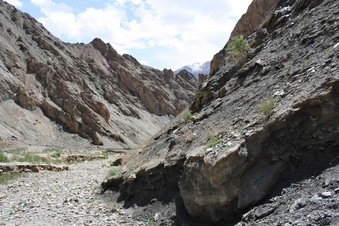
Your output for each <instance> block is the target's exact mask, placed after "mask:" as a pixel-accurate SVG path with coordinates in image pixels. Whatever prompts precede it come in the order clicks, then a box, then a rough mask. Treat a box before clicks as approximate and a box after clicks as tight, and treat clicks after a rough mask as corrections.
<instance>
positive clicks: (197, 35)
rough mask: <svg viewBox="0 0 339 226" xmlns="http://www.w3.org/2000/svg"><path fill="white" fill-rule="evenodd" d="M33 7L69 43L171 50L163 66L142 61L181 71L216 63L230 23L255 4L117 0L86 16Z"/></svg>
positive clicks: (64, 8)
mask: <svg viewBox="0 0 339 226" xmlns="http://www.w3.org/2000/svg"><path fill="white" fill-rule="evenodd" d="M31 2H32V3H33V4H35V5H36V6H38V7H40V9H41V11H42V12H43V13H44V14H45V16H44V17H42V18H40V19H39V21H40V22H42V23H43V24H44V26H45V27H47V29H49V30H50V31H51V32H52V33H53V34H55V35H56V36H58V37H60V38H61V39H63V40H65V39H66V40H65V41H72V42H89V41H91V40H92V39H93V38H95V37H99V38H101V39H103V40H104V41H105V42H110V43H111V44H112V46H113V47H114V48H115V49H117V51H118V52H120V53H126V52H129V51H132V50H133V49H146V48H147V49H148V48H151V49H152V50H153V51H156V49H157V48H161V49H165V48H167V49H170V52H158V53H154V54H155V55H156V56H157V58H158V61H160V60H162V61H163V63H162V64H161V65H160V63H159V65H152V61H151V60H149V59H151V58H152V57H148V56H143V59H138V57H137V59H138V60H140V61H143V62H146V61H147V62H148V63H150V66H154V67H158V68H163V67H167V68H169V67H172V68H173V69H176V68H178V67H180V66H182V65H183V64H189V63H192V62H195V61H204V60H210V59H211V58H212V56H213V55H214V54H215V53H216V52H218V51H219V50H220V49H221V48H222V47H223V46H224V44H225V43H226V41H227V40H228V37H229V35H230V33H231V31H232V29H233V27H234V25H235V23H236V21H235V20H232V19H230V18H234V17H236V18H240V16H241V14H243V13H245V11H246V9H247V7H248V5H249V4H250V2H251V0H237V1H234V0H216V1H213V2H211V1H209V0H199V1H182V0H171V1H159V0H116V1H115V2H114V3H106V5H105V6H103V7H102V8H100V9H99V8H87V9H84V10H82V12H80V13H74V11H78V10H75V9H73V8H72V7H70V6H68V5H66V4H64V3H55V2H53V1H52V0H31ZM65 2H66V1H65ZM131 7H132V8H131ZM149 52H150V51H148V53H149ZM135 57H136V56H135ZM153 58H154V56H153Z"/></svg>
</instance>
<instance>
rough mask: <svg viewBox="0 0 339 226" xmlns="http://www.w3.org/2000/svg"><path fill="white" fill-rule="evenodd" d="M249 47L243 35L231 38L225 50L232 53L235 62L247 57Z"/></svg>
mask: <svg viewBox="0 0 339 226" xmlns="http://www.w3.org/2000/svg"><path fill="white" fill-rule="evenodd" d="M249 49H250V46H249V44H248V42H247V40H246V39H245V38H244V36H243V35H239V36H236V37H233V38H232V39H231V42H230V43H229V44H228V46H227V50H228V51H229V52H230V53H232V54H233V55H234V56H235V57H236V59H237V60H242V59H243V58H245V56H246V55H247V52H248V50H249Z"/></svg>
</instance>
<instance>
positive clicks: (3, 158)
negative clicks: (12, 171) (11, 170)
mask: <svg viewBox="0 0 339 226" xmlns="http://www.w3.org/2000/svg"><path fill="white" fill-rule="evenodd" d="M0 162H9V159H8V157H7V156H6V155H4V153H2V152H0Z"/></svg>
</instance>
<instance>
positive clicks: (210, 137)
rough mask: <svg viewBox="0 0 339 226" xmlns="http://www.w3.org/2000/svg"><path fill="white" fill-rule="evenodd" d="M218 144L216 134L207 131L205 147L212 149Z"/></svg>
mask: <svg viewBox="0 0 339 226" xmlns="http://www.w3.org/2000/svg"><path fill="white" fill-rule="evenodd" d="M218 143H219V140H218V139H217V136H216V133H214V132H213V131H212V130H210V129H209V130H208V131H207V142H206V146H207V147H209V148H211V147H214V146H215V145H217V144H218Z"/></svg>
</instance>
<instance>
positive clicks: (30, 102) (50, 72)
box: [0, 1, 196, 148]
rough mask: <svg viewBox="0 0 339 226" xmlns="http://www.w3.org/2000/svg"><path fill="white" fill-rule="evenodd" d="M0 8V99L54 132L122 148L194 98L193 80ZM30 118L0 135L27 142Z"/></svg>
mask: <svg viewBox="0 0 339 226" xmlns="http://www.w3.org/2000/svg"><path fill="white" fill-rule="evenodd" d="M0 7H1V14H0V17H1V22H0V30H1V34H0V36H1V43H0V49H1V52H0V58H1V63H0V70H1V71H0V73H1V78H0V79H1V85H0V101H2V102H5V101H10V100H14V101H15V102H16V103H17V104H18V105H19V106H20V107H22V108H24V109H26V110H29V111H37V110H42V112H43V115H44V117H47V118H49V119H50V120H52V121H54V122H55V123H56V124H57V125H61V126H62V131H61V132H71V133H74V134H78V135H80V136H81V137H82V138H85V139H88V140H90V141H92V143H93V144H96V145H102V144H104V143H107V144H110V145H112V146H114V147H116V148H129V147H133V146H136V145H140V144H141V143H142V142H144V141H145V140H147V139H148V138H149V137H150V136H152V135H153V134H155V133H156V132H157V131H158V130H159V129H161V128H162V127H163V126H164V125H165V124H166V123H167V122H169V120H170V119H171V118H173V117H174V116H176V115H177V114H178V113H180V112H181V111H182V110H183V109H184V108H185V107H186V106H187V105H188V104H189V103H190V102H191V101H192V99H193V96H194V93H195V91H196V85H195V83H194V82H192V80H190V79H187V77H185V76H174V74H173V72H172V74H173V76H168V72H167V71H165V70H164V71H160V70H157V69H154V68H151V67H147V66H144V65H141V64H140V63H139V62H138V61H137V60H136V59H135V58H133V57H132V56H130V55H126V54H125V55H119V54H118V53H117V51H116V50H115V49H114V48H113V47H112V46H111V45H110V44H108V43H104V42H103V41H102V40H100V39H98V38H96V39H94V40H93V41H92V42H91V43H89V44H83V43H77V44H70V43H63V42H62V41H60V40H59V39H57V38H56V37H54V36H53V35H52V34H50V33H49V32H48V31H47V30H46V29H45V28H44V27H43V26H42V24H40V23H39V22H37V21H36V20H35V19H34V18H32V17H31V16H29V15H28V14H24V13H22V12H20V11H19V10H17V9H16V8H14V7H13V6H11V5H9V4H7V3H6V2H2V1H1V2H0ZM8 106H10V104H9V105H8ZM0 111H1V109H0ZM23 112H24V111H23ZM23 114H24V113H23ZM13 117H16V116H15V115H13ZM4 120H5V121H2V122H1V125H3V126H4V127H5V128H7V127H8V125H6V119H4ZM18 121H19V122H21V121H20V120H18ZM32 124H33V122H26V124H25V126H23V127H26V128H27V131H24V132H22V131H20V130H19V129H18V128H19V126H17V129H14V130H16V131H15V132H13V131H14V130H12V129H13V128H14V127H15V126H12V128H9V129H8V130H11V131H12V132H11V133H10V134H9V133H7V132H6V131H7V130H4V133H6V134H4V135H2V136H8V137H11V135H15V136H16V137H19V139H20V140H24V139H28V140H27V141H26V142H31V141H29V139H30V138H28V136H24V135H23V134H25V133H26V132H27V133H30V131H32V130H35V129H34V128H31V126H32ZM23 127H21V126H20V128H23ZM4 138H6V137H4ZM34 142H36V140H35V141H34ZM50 142H51V143H53V141H50Z"/></svg>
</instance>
